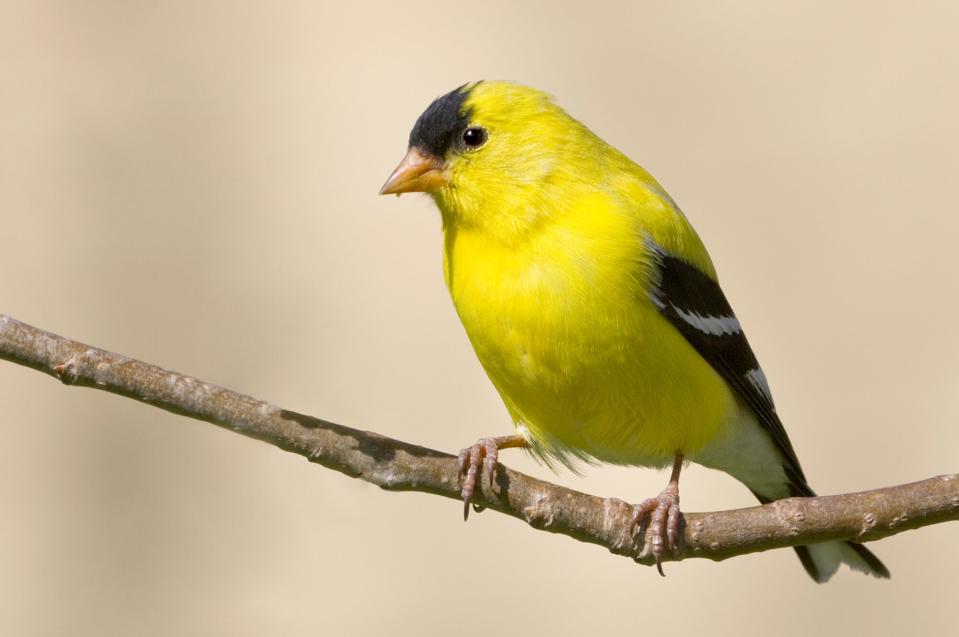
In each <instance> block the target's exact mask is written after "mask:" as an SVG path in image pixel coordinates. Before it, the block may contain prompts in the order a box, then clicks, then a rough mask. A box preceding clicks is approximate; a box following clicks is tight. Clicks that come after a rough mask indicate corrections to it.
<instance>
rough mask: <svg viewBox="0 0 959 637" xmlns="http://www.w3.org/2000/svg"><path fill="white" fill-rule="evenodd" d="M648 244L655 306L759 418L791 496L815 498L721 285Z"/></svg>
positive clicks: (688, 264)
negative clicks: (779, 457)
mask: <svg viewBox="0 0 959 637" xmlns="http://www.w3.org/2000/svg"><path fill="white" fill-rule="evenodd" d="M648 243H649V244H650V249H651V251H652V253H653V254H654V255H655V260H656V264H657V275H658V279H657V280H656V285H654V287H653V289H652V290H651V292H650V296H651V300H652V302H653V304H654V305H655V306H656V307H657V308H658V309H659V311H660V313H661V314H662V315H663V316H664V317H665V318H666V319H667V320H668V321H669V322H670V323H672V325H673V326H674V327H675V328H676V329H677V330H679V332H680V334H682V335H683V337H684V338H685V339H686V340H687V341H688V342H689V344H690V345H692V346H693V347H694V348H695V349H696V351H697V352H699V354H700V356H702V357H703V358H704V359H706V361H707V362H709V364H710V365H711V366H712V368H713V369H715V370H716V372H718V373H719V375H720V376H722V377H723V379H724V380H725V381H726V382H727V383H729V385H730V386H731V387H732V388H733V389H734V391H735V392H736V393H737V394H738V395H739V397H740V398H741V399H742V400H743V402H745V403H746V404H747V405H748V406H749V407H750V408H752V410H753V411H754V412H755V413H756V416H757V418H758V420H759V423H760V424H761V425H762V427H763V428H764V429H765V430H766V431H767V432H769V435H770V436H771V437H772V439H773V440H774V441H775V443H776V445H777V446H778V447H779V449H780V451H781V452H782V454H783V466H784V468H785V470H786V475H787V476H788V478H789V480H790V485H789V486H790V491H791V492H792V495H794V496H809V495H813V492H812V489H810V488H809V485H808V484H807V482H806V477H805V475H804V474H803V471H802V468H801V467H800V465H799V459H798V458H797V457H796V452H795V451H794V450H793V446H792V443H791V442H790V441H789V436H787V435H786V430H785V428H784V427H783V424H782V421H780V420H779V416H778V415H777V414H776V407H775V405H774V404H773V399H772V394H771V392H770V391H769V386H768V384H767V383H766V376H765V374H764V373H763V371H762V368H761V367H760V366H759V362H758V361H757V360H756V356H755V354H753V351H752V348H751V347H750V346H749V341H747V340H746V335H745V334H744V333H743V330H742V326H741V325H740V324H739V320H738V319H737V318H736V315H735V314H734V313H733V309H732V307H730V305H729V301H727V300H726V295H725V294H723V291H722V289H721V288H720V287H719V283H717V282H716V281H715V280H713V279H712V278H711V277H709V276H708V275H706V274H705V273H703V272H702V271H701V270H699V269H698V268H696V267H695V266H694V265H692V264H690V263H688V262H687V261H685V260H683V259H681V258H679V257H677V256H674V255H671V254H669V253H668V252H666V251H665V250H664V249H663V248H662V247H660V246H658V245H656V244H655V243H653V242H652V241H649V242H648Z"/></svg>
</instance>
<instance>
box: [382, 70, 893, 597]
mask: <svg viewBox="0 0 959 637" xmlns="http://www.w3.org/2000/svg"><path fill="white" fill-rule="evenodd" d="M380 192H381V194H397V195H398V194H400V193H405V192H427V193H430V195H431V196H432V197H433V200H434V201H435V202H436V205H437V207H438V208H439V210H440V214H441V215H442V219H443V237H444V246H443V248H444V261H443V263H444V273H445V277H446V284H447V287H448V288H449V291H450V295H451V296H452V299H453V303H454V305H455V306H456V311H457V313H458V314H459V317H460V319H461V320H462V322H463V326H464V327H465V328H466V333H467V335H468V336H469V339H470V342H471V343H472V345H473V348H474V349H475V350H476V355H477V356H478V357H479V360H480V363H482V365H483V368H484V369H485V370H486V373H487V374H488V375H489V378H490V380H492V382H493V385H495V386H496V389H497V390H498V391H499V394H500V396H501V397H502V399H503V401H504V402H505V403H506V408H507V409H508V410H509V413H510V415H511V416H512V418H513V421H514V423H515V424H516V428H517V432H516V433H515V434H513V435H509V436H501V437H496V438H484V439H481V440H480V441H479V442H477V443H476V444H474V445H472V446H471V447H468V448H467V449H465V450H464V451H463V452H462V453H461V454H460V465H461V470H462V473H463V487H462V494H463V499H464V501H465V503H466V511H467V512H468V510H469V509H468V507H469V503H470V499H471V498H472V495H473V493H474V490H475V486H476V480H477V475H478V473H481V472H482V471H483V470H484V468H485V471H487V472H488V474H489V476H490V478H491V479H492V474H493V470H494V469H495V464H496V460H497V452H498V451H499V450H500V449H503V448H506V447H526V448H528V449H530V450H531V451H532V452H533V453H534V454H536V455H537V456H539V457H540V458H542V459H543V460H544V461H546V462H550V461H552V460H558V461H560V462H562V463H565V464H567V465H569V464H573V463H575V462H576V461H578V460H585V461H588V462H594V461H599V462H608V463H613V464H619V465H638V466H645V467H666V466H669V465H670V464H672V468H673V469H672V476H671V478H670V481H669V484H668V486H667V487H666V488H665V489H664V490H663V492H662V493H660V494H659V496H657V497H655V498H650V499H648V500H646V501H644V502H643V503H641V504H639V505H637V506H636V507H635V508H634V511H635V513H634V517H633V523H634V526H635V525H636V524H638V523H639V522H641V521H644V520H645V521H648V523H649V526H650V529H651V533H650V536H651V540H650V541H649V542H647V544H646V546H645V547H644V549H643V555H653V556H654V558H655V559H656V562H657V566H658V565H659V562H660V560H661V558H662V556H663V555H664V554H665V551H666V550H669V551H671V552H674V553H675V552H677V551H678V549H679V547H678V542H679V540H680V533H679V530H680V514H679V474H680V470H681V469H682V466H683V462H684V461H693V462H697V463H699V464H701V465H704V466H707V467H712V468H714V469H719V470H722V471H725V472H726V473H728V474H730V475H732V476H733V477H734V478H736V479H737V480H739V481H740V482H742V483H743V484H745V485H746V487H747V488H749V490H750V491H752V492H753V494H754V495H755V496H756V497H757V498H759V500H760V502H770V501H773V500H778V499H781V498H786V497H790V496H812V495H814V493H813V491H812V489H811V488H810V487H809V485H808V484H807V482H806V477H805V475H804V474H803V471H802V468H801V467H800V465H799V460H798V459H797V458H796V453H795V451H793V447H792V444H791V443H790V442H789V438H788V437H787V435H786V431H785V429H783V425H782V423H781V422H780V420H779V416H778V415H777V414H776V409H775V407H774V406H773V399H772V395H771V393H770V390H769V386H768V384H767V382H766V377H765V375H764V374H763V371H762V369H761V368H760V366H759V364H758V363H757V361H756V357H755V356H754V355H753V352H752V349H750V346H749V343H748V342H747V341H746V337H745V335H744V334H743V330H742V327H741V326H740V323H739V320H738V319H737V318H736V315H735V314H734V313H733V311H732V308H731V307H730V305H729V302H728V301H727V300H726V297H725V295H724V294H723V291H722V290H721V289H720V287H719V283H718V281H717V278H716V271H715V269H714V268H713V264H712V262H711V260H710V258H709V255H708V254H707V252H706V249H705V247H704V246H703V243H702V241H701V240H700V238H699V236H698V235H697V234H696V231H695V230H693V228H692V226H691V225H690V223H689V221H688V220H687V219H686V217H685V215H684V214H683V213H682V212H681V211H680V209H679V208H678V207H677V205H676V203H675V202H674V201H673V200H672V199H671V198H670V196H669V195H668V194H667V193H666V191H665V190H663V187H662V186H660V185H659V183H657V182H656V180H655V179H653V177H652V176H650V174H649V173H647V172H646V171H645V170H643V169H642V168H641V167H639V166H638V165H636V164H635V163H633V162H632V161H631V160H630V159H628V158H627V157H626V156H625V155H623V154H622V153H620V152H619V151H618V150H616V149H615V148H613V147H612V146H610V145H609V144H607V143H606V142H604V141H603V140H601V139H600V138H599V137H597V136H596V135H595V134H593V133H592V132H591V131H590V130H589V129H588V128H586V126H584V125H583V124H581V123H580V122H578V121H577V120H575V119H573V118H572V117H570V116H569V115H568V114H567V113H566V112H565V111H564V110H563V109H561V108H560V107H559V106H557V105H556V104H555V103H554V102H553V101H552V99H551V98H550V97H549V96H548V95H546V94H545V93H542V92H540V91H537V90H534V89H531V88H527V87H524V86H519V85H516V84H512V83H509V82H491V81H483V82H475V83H471V84H466V85H464V86H461V87H460V88H457V89H455V90H453V91H452V92H450V93H448V94H446V95H443V96H442V97H439V98H437V99H436V100H435V101H433V103H432V104H430V105H429V107H428V108H427V109H426V111H424V112H423V114H422V115H421V116H420V117H419V119H418V120H417V121H416V124H415V125H414V127H413V130H412V132H411V133H410V140H409V150H408V152H407V154H406V156H405V157H404V159H403V160H402V161H401V162H400V164H399V166H398V167H397V168H396V170H395V171H393V173H392V174H391V175H390V177H389V179H388V180H387V181H386V183H385V184H384V185H383V188H382V190H381V191H380ZM646 516H648V518H647V517H646ZM796 552H797V553H798V554H799V559H800V560H801V561H802V564H803V566H804V567H805V568H806V571H807V572H808V573H809V574H810V575H811V576H812V577H813V578H814V579H815V580H816V581H817V582H824V581H826V580H828V579H829V578H830V577H831V576H832V574H833V573H835V572H836V570H837V569H838V567H839V564H840V563H845V564H848V565H849V566H850V567H852V568H853V569H855V570H858V571H862V572H865V573H870V574H872V575H874V576H877V577H889V571H888V570H887V569H886V567H885V566H884V565H883V564H882V562H880V561H879V559H878V558H877V557H876V556H875V555H873V554H872V553H871V552H870V551H869V550H868V549H866V548H865V547H864V546H862V545H861V544H858V543H855V542H827V543H823V544H815V545H811V546H799V547H796ZM660 572H661V570H660Z"/></svg>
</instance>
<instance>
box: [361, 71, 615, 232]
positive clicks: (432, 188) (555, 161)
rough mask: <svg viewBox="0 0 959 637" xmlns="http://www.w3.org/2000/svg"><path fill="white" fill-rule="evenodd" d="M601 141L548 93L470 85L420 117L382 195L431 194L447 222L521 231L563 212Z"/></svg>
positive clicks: (490, 84) (503, 84) (441, 99)
mask: <svg viewBox="0 0 959 637" xmlns="http://www.w3.org/2000/svg"><path fill="white" fill-rule="evenodd" d="M597 142H598V139H597V138H595V137H594V136H593V135H592V133H590V132H589V131H588V130H587V129H586V127H585V126H583V125H582V124H580V123H579V122H577V121H576V120H574V119H573V118H571V117H570V116H569V115H567V114H566V112H565V111H563V110H562V109H561V108H560V107H558V106H557V105H556V104H554V103H553V101H552V100H551V99H550V97H549V96H548V95H546V94H545V93H542V92H540V91H537V90H534V89H531V88H527V87H525V86H519V85H517V84H513V83H510V82H490V81H483V82H476V83H472V84H466V85H464V86H461V87H459V88H457V89H455V90H453V91H451V92H450V93H447V94H446V95H443V96H442V97H439V98H437V99H436V100H434V101H433V103H432V104H430V105H429V107H427V109H426V110H425V111H424V112H423V114H422V115H420V117H419V119H417V120H416V124H415V125H414V126H413V130H412V132H411V133H410V142H409V150H408V151H407V153H406V156H405V157H404V158H403V160H402V161H401V162H400V164H399V166H397V167H396V170H394V171H393V173H392V174H391V175H390V177H389V179H387V180H386V183H385V184H383V188H382V189H381V190H380V194H384V195H386V194H396V195H399V194H402V193H405V192H427V193H430V194H431V195H432V196H433V198H434V200H435V201H436V204H437V206H438V207H439V209H440V212H441V213H442V214H443V220H444V223H445V224H447V225H454V226H460V227H462V226H473V227H477V228H479V229H482V230H486V231H489V232H491V233H495V234H498V235H500V236H504V237H509V236H516V235H519V234H522V232H523V231H524V230H525V229H528V228H530V227H532V226H533V225H534V224H535V223H536V221H537V220H538V219H539V218H540V217H542V215H544V214H550V212H551V211H554V210H556V209H557V203H558V202H559V201H561V200H562V197H563V192H562V191H563V190H564V188H566V189H568V188H570V187H574V186H575V184H577V183H581V182H582V180H583V179H585V178H587V177H586V176H585V175H584V174H583V173H584V170H585V172H589V170H586V167H587V166H588V164H589V163H590V162H591V161H595V160H596V152H591V151H595V149H594V145H595V144H596V143H597ZM598 143H600V144H601V143H602V142H598ZM560 207H562V204H560Z"/></svg>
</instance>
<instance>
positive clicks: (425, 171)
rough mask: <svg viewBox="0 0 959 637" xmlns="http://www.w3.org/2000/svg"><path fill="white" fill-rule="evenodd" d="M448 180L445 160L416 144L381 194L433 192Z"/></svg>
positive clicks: (381, 190)
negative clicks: (417, 146)
mask: <svg viewBox="0 0 959 637" xmlns="http://www.w3.org/2000/svg"><path fill="white" fill-rule="evenodd" d="M446 181H447V178H446V165H445V164H444V163H443V160H442V159H439V158H437V157H434V156H433V155H431V154H429V153H427V152H425V151H423V150H420V149H419V148H416V147H415V146H414V147H413V148H410V150H409V151H408V152H407V153H406V157H404V158H403V161H401V162H400V164H399V166H397V167H396V169H395V170H394V171H393V173H392V174H391V175H390V178H389V179H387V180H386V183H385V184H383V187H382V188H380V194H381V195H400V194H403V193H404V192H433V191H434V190H438V189H439V188H442V187H443V186H445V185H446Z"/></svg>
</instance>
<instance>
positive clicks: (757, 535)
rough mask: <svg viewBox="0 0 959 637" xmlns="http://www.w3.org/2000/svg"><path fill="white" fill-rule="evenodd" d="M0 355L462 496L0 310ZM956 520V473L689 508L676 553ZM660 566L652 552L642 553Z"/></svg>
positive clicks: (510, 492) (610, 534)
mask: <svg viewBox="0 0 959 637" xmlns="http://www.w3.org/2000/svg"><path fill="white" fill-rule="evenodd" d="M0 359H4V360H8V361H11V362H14V363H17V364H20V365H24V366H26V367H31V368H33V369H36V370H38V371H41V372H44V373H46V374H49V375H51V376H54V377H56V378H58V379H59V380H61V381H62V382H63V383H65V384H67V385H76V386H81V387H92V388H94V389H100V390H103V391H108V392H112V393H114V394H119V395H121V396H126V397H128V398H132V399H134V400H138V401H140V402H143V403H146V404H149V405H152V406H154V407H159V408H161V409H165V410H167V411H170V412H173V413H175V414H179V415H182V416H188V417H190V418H196V419H198V420H204V421H206V422H210V423H213V424H215V425H218V426H221V427H224V428H227V429H230V430H232V431H235V432H237V433H240V434H243V435H245V436H249V437H251V438H256V439H257V440H262V441H264V442H268V443H270V444H272V445H275V446H277V447H279V448H281V449H283V450H285V451H289V452H292V453H296V454H299V455H301V456H304V457H305V458H307V459H308V460H309V461H310V462H315V463H317V464H320V465H323V466H324V467H327V468H330V469H333V470H335V471H339V472H341V473H344V474H346V475H348V476H350V477H352V478H359V479H361V480H366V481H367V482H371V483H373V484H375V485H377V486H379V487H382V488H383V489H386V490H389V491H422V492H424V493H433V494H436V495H441V496H445V497H448V498H453V499H456V500H458V499H460V495H459V484H458V483H459V480H458V473H457V468H456V458H455V457H454V456H452V455H449V454H446V453H442V452H440V451H434V450H432V449H427V448H425V447H420V446H417V445H413V444H410V443H407V442H402V441H399V440H393V439H391V438H387V437H385V436H381V435H379V434H376V433H373V432H369V431H359V430H356V429H351V428H350V427H345V426H343V425H338V424H335V423H332V422H328V421H326V420H321V419H319V418H315V417H313V416H307V415H304V414H299V413H296V412H293V411H289V410H286V409H281V408H280V407H277V406H274V405H271V404H269V403H266V402H264V401H262V400H257V399H255V398H252V397H250V396H245V395H243V394H240V393H237V392H234V391H230V390H229V389H225V388H223V387H218V386H216V385H212V384H210V383H205V382H203V381H200V380H197V379H195V378H191V377H189V376H186V375H183V374H179V373H176V372H172V371H169V370H166V369H162V368H160V367H157V366H156V365H151V364H148V363H143V362H140V361H137V360H134V359H132V358H127V357H125V356H121V355H119V354H113V353H111V352H107V351H105V350H102V349H98V348H95V347H91V346H89V345H84V344H83V343H79V342H77V341H73V340H70V339H67V338H64V337H61V336H57V335H56V334H52V333H50V332H46V331H43V330H41V329H38V328H36V327H32V326H30V325H26V324H24V323H21V322H19V321H17V320H15V319H13V318H11V317H9V316H6V315H0ZM479 483H480V484H478V485H477V494H476V496H475V501H476V502H477V503H478V504H480V505H483V506H485V507H488V508H490V509H493V510H495V511H499V512H501V513H505V514H507V515H511V516H513V517H515V518H519V519H520V520H524V521H525V522H527V523H528V524H530V525H531V526H532V527H534V528H537V529H540V530H544V531H550V532H552V533H561V534H563V535H568V536H569V537H572V538H574V539H577V540H580V541H583V542H590V543H592V544H598V545H600V546H604V547H606V548H607V549H608V550H609V551H610V552H612V553H614V554H617V555H623V556H627V557H631V558H633V559H636V556H637V555H638V554H639V552H640V550H641V549H642V545H643V538H641V537H636V538H633V537H631V536H630V534H629V532H628V529H629V521H630V518H631V515H632V508H631V506H630V505H629V504H627V503H625V502H623V501H621V500H617V499H612V498H601V497H597V496H592V495H588V494H585V493H580V492H578V491H573V490H571V489H566V488H564V487H560V486H557V485H554V484H551V483H549V482H544V481H542V480H537V479H535V478H532V477H530V476H527V475H524V474H522V473H519V472H516V471H512V470H510V469H508V468H506V467H504V466H502V465H498V466H497V469H496V476H495V480H494V483H493V485H492V486H491V485H490V484H489V483H488V481H486V480H480V481H479ZM957 519H959V475H957V474H953V475H943V476H938V477H934V478H929V479H927V480H921V481H919V482H913V483H910V484H904V485H899V486H893V487H886V488H884V489H876V490H874V491H864V492H861V493H849V494H844V495H833V496H820V497H816V498H790V499H787V500H780V501H778V502H773V503H770V504H767V505H764V506H756V507H751V508H747V509H737V510H732V511H719V512H713V513H685V514H684V520H685V528H684V533H685V550H684V553H683V555H681V556H678V557H667V559H678V558H680V557H682V558H688V557H703V558H709V559H712V560H723V559H726V558H729V557H734V556H736V555H744V554H747V553H753V552H756V551H765V550H769V549H774V548H781V547H787V546H794V545H799V544H813V543H816V542H823V541H827V540H856V541H859V542H867V541H873V540H878V539H880V538H884V537H888V536H890V535H894V534H896V533H901V532H902V531H906V530H909V529H916V528H919V527H922V526H926V525H930V524H937V523H939V522H946V521H949V520H957ZM636 561H638V562H640V563H643V564H647V565H649V564H652V559H651V558H644V559H636Z"/></svg>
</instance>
